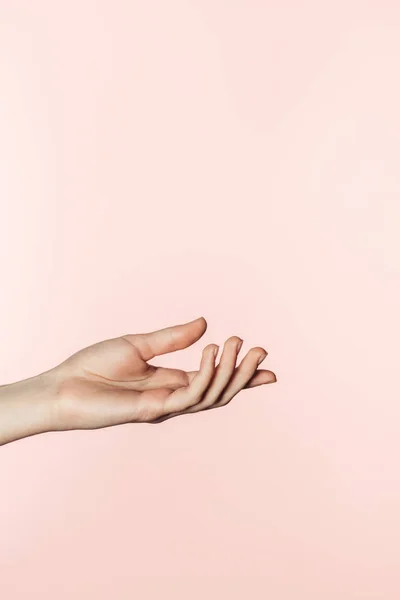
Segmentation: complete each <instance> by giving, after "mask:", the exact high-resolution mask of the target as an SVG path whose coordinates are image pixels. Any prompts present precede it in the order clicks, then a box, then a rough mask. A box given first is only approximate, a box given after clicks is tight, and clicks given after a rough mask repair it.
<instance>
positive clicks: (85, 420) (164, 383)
mask: <svg viewBox="0 0 400 600" xmlns="http://www.w3.org/2000/svg"><path fill="white" fill-rule="evenodd" d="M206 329H207V323H206V321H205V319H204V318H203V317H200V318H199V319H196V320H195V321H191V322H189V323H186V324H183V325H176V326H174V327H167V328H165V329H160V330H158V331H153V332H151V333H138V334H129V335H124V336H121V337H118V338H113V339H109V340H105V341H103V342H99V343H97V344H94V345H92V346H89V347H87V348H84V349H83V350H80V351H79V352H77V353H76V354H73V355H72V356H71V357H69V358H68V359H67V360H66V361H64V362H63V363H61V364H60V365H59V366H58V367H56V368H55V369H54V370H53V371H54V374H53V375H54V376H55V377H56V380H57V382H58V383H57V386H56V388H57V395H56V399H55V407H54V411H53V415H54V417H53V421H54V423H53V428H54V429H56V430H66V429H96V428H100V427H108V426H111V425H117V424H122V423H139V422H140V423H143V422H146V423H160V422H162V421H164V420H166V419H170V418H171V417H175V416H177V415H182V414H189V413H195V412H198V411H201V410H208V409H210V408H217V407H221V406H225V405H226V404H228V402H230V401H231V400H232V398H233V397H234V396H236V394H238V392H240V391H241V390H242V389H244V388H251V387H255V386H259V385H263V384H266V383H273V382H274V381H276V377H275V375H274V373H272V371H267V370H257V367H258V365H259V363H260V362H261V360H263V359H264V358H265V357H266V355H267V352H266V351H265V350H264V349H263V348H261V347H256V348H252V349H251V350H250V351H249V352H248V353H247V355H246V356H245V357H244V359H243V360H242V362H241V363H240V365H239V366H238V367H236V359H237V355H238V352H239V350H240V346H241V344H242V340H241V339H240V338H238V337H230V338H229V339H228V340H227V341H226V343H225V345H224V348H223V352H222V356H221V359H220V362H219V364H218V366H216V361H215V358H216V354H217V352H218V346H216V345H215V344H209V345H208V346H206V347H205V348H204V350H203V353H202V357H201V363H200V369H199V370H198V371H182V370H180V369H168V368H164V367H158V366H156V365H153V364H149V363H148V361H150V360H152V359H153V358H155V357H156V356H160V355H162V354H166V353H168V352H175V351H176V350H182V349H184V348H187V347H188V346H190V345H192V344H193V343H194V342H196V341H197V340H199V338H201V336H202V335H203V334H204V333H205V331H206ZM49 373H50V372H49Z"/></svg>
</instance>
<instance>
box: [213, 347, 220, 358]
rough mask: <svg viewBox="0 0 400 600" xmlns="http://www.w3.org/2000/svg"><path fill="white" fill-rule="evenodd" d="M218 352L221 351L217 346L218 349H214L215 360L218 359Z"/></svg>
mask: <svg viewBox="0 0 400 600" xmlns="http://www.w3.org/2000/svg"><path fill="white" fill-rule="evenodd" d="M218 350H219V346H216V348H214V358H216V357H217V354H218Z"/></svg>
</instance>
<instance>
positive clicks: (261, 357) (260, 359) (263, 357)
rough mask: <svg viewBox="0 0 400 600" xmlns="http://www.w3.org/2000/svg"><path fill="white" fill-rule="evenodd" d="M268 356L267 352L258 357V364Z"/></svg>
mask: <svg viewBox="0 0 400 600" xmlns="http://www.w3.org/2000/svg"><path fill="white" fill-rule="evenodd" d="M266 357H267V355H266V354H264V355H263V356H260V358H259V359H258V362H257V365H260V364H261V363H262V361H263V360H264V359H265V358H266Z"/></svg>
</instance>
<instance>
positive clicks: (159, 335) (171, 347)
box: [124, 317, 207, 361]
mask: <svg viewBox="0 0 400 600" xmlns="http://www.w3.org/2000/svg"><path fill="white" fill-rule="evenodd" d="M206 329H207V321H206V320H205V318H204V317H199V318H198V319H195V320H194V321H189V322H188V323H183V324H181V325H174V326H172V327H166V328H165V329H158V330H157V331H151V332H150V333H136V334H132V335H124V338H125V339H126V340H128V341H129V342H130V343H131V344H133V345H134V346H135V347H136V348H137V349H138V350H139V352H140V354H141V356H142V358H143V360H145V361H148V360H151V359H152V358H154V357H155V356H159V355H160V354H167V353H168V352H175V351H176V350H182V349H183V348H187V347H188V346H191V345H192V344H194V343H195V342H197V340H199V339H200V338H201V336H202V335H204V333H205V331H206Z"/></svg>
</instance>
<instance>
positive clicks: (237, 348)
mask: <svg viewBox="0 0 400 600" xmlns="http://www.w3.org/2000/svg"><path fill="white" fill-rule="evenodd" d="M242 346H243V340H242V339H241V340H240V342H239V343H238V345H237V347H236V352H237V353H238V354H239V352H240V349H241V347H242Z"/></svg>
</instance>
